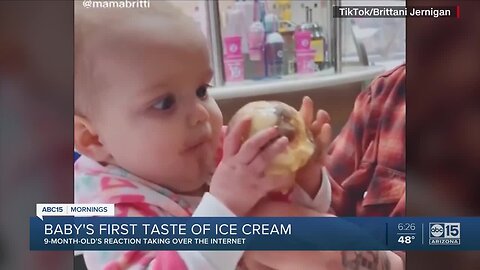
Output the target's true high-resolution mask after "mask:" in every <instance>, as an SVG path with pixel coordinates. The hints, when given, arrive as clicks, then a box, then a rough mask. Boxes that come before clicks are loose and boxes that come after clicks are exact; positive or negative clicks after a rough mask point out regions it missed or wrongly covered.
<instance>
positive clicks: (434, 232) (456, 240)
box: [428, 222, 460, 246]
mask: <svg viewBox="0 0 480 270" xmlns="http://www.w3.org/2000/svg"><path fill="white" fill-rule="evenodd" d="M428 231H429V244H430V245H440V246H449V245H460V223H444V222H431V223H429V230H428Z"/></svg>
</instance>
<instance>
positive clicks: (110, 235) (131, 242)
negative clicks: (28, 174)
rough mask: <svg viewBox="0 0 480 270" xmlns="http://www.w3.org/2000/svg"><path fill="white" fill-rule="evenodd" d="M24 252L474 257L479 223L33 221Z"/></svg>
mask: <svg viewBox="0 0 480 270" xmlns="http://www.w3.org/2000/svg"><path fill="white" fill-rule="evenodd" d="M30 249H31V250H480V217H478V218H477V217H475V218H473V217H444V218H442V217H419V218H407V217H405V218H376V217H375V218H373V217H372V218H357V217H355V218H340V217H318V218H312V217H296V218H292V217H289V218H271V217H270V218H238V217H237V218H225V217H223V218H220V217H215V218H213V217H212V218H191V217H190V218H177V217H171V218H169V217H155V218H135V217H45V218H44V219H43V220H41V219H40V218H38V217H32V218H30Z"/></svg>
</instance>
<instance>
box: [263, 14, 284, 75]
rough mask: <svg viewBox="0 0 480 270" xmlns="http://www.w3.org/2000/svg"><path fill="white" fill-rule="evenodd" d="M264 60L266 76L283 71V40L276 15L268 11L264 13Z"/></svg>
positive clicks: (281, 73) (279, 73) (280, 73)
mask: <svg viewBox="0 0 480 270" xmlns="http://www.w3.org/2000/svg"><path fill="white" fill-rule="evenodd" d="M264 24H265V33H266V40H265V62H266V71H267V72H266V73H267V76H268V77H280V76H282V75H283V74H284V72H283V49H284V43H285V42H284V40H283V37H282V35H280V33H278V26H279V21H278V17H277V15H275V14H273V13H269V14H266V15H265V19H264Z"/></svg>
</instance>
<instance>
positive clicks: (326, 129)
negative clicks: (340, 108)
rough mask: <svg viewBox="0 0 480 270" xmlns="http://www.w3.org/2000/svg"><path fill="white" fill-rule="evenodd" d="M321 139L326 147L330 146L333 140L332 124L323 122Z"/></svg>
mask: <svg viewBox="0 0 480 270" xmlns="http://www.w3.org/2000/svg"><path fill="white" fill-rule="evenodd" d="M319 139H320V143H321V144H322V145H323V147H324V148H326V147H328V145H329V144H330V142H331V140H332V126H331V125H330V124H328V123H327V124H323V126H322V130H321V132H320V134H319Z"/></svg>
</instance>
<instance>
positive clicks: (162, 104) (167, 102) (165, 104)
mask: <svg viewBox="0 0 480 270" xmlns="http://www.w3.org/2000/svg"><path fill="white" fill-rule="evenodd" d="M174 104H175V97H174V96H172V95H168V96H166V97H164V98H163V99H161V100H159V101H158V102H157V103H155V104H154V105H153V107H154V108H155V109H158V110H162V111H166V110H168V109H170V108H172V107H173V105H174Z"/></svg>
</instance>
